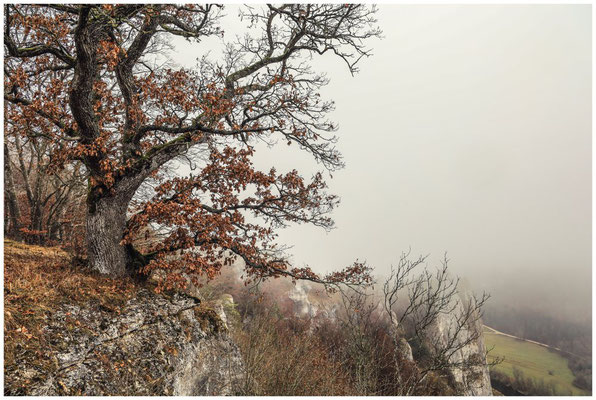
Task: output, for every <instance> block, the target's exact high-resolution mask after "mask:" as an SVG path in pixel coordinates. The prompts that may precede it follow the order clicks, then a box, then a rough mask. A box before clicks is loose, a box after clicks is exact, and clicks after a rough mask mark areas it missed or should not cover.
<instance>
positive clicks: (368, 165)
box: [174, 5, 592, 320]
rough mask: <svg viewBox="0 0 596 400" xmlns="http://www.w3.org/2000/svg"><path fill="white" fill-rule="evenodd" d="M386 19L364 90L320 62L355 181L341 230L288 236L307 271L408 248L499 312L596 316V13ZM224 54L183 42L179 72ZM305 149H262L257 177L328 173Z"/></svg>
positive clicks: (431, 9)
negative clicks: (595, 36)
mask: <svg viewBox="0 0 596 400" xmlns="http://www.w3.org/2000/svg"><path fill="white" fill-rule="evenodd" d="M235 7H236V6H227V7H226V13H227V14H228V15H229V16H231V17H232V19H231V20H230V19H224V20H223V24H222V25H223V28H224V30H225V32H226V36H225V38H226V40H229V39H231V38H232V37H233V34H234V33H237V32H242V27H240V26H237V25H236V26H230V25H229V24H227V22H231V21H236V23H237V21H238V20H237V19H235V18H233V17H235V15H236V9H235ZM378 20H379V25H380V27H381V29H382V30H383V35H384V38H383V39H382V40H374V41H372V42H371V43H370V47H371V48H372V49H373V54H374V55H373V56H372V57H370V58H368V59H364V60H362V62H361V64H360V69H361V72H360V73H359V74H357V75H356V76H354V77H352V76H350V74H349V72H348V70H347V68H346V67H345V65H344V64H343V63H342V62H341V60H337V59H334V58H333V57H331V56H325V57H323V58H322V59H318V58H315V59H313V65H314V67H315V69H317V70H319V71H325V72H327V75H328V77H329V78H330V83H329V85H328V86H327V87H325V88H324V89H323V91H322V96H323V97H324V98H326V99H331V100H334V101H335V104H336V110H335V111H334V112H333V113H332V114H331V119H332V120H333V121H334V122H336V123H337V124H339V130H338V132H337V134H338V137H339V142H338V144H337V147H338V149H339V150H340V151H341V152H342V153H343V156H344V160H345V162H346V168H345V169H343V170H341V171H339V172H337V173H334V175H333V179H329V185H330V191H331V192H332V193H334V194H337V195H339V196H340V197H341V204H340V206H339V207H338V208H337V209H336V210H335V211H334V212H333V215H332V216H333V218H334V219H335V222H336V226H337V227H336V229H334V230H332V231H331V232H328V233H326V232H325V231H323V230H321V229H319V228H314V227H311V226H293V227H291V228H288V229H285V230H283V231H281V232H280V242H281V243H284V244H287V245H291V246H293V248H292V249H291V251H290V252H291V253H292V254H293V261H294V263H295V265H296V266H299V267H302V266H306V265H308V266H310V267H311V268H313V269H314V270H315V271H319V272H325V271H329V270H332V269H337V268H341V267H344V266H346V265H348V264H350V263H351V262H352V261H353V260H355V259H359V260H366V261H367V262H368V263H369V264H370V265H371V266H373V267H374V268H375V269H376V271H377V273H378V274H384V273H386V272H387V271H388V270H389V268H390V265H391V264H392V263H396V262H397V260H398V257H399V255H400V253H401V252H402V251H406V250H408V248H411V251H412V255H414V256H415V255H417V254H430V255H431V256H430V258H429V261H430V265H433V264H437V263H438V262H439V261H440V259H441V257H442V255H443V253H444V252H445V251H447V252H448V255H449V258H450V260H451V264H450V265H451V268H452V271H453V272H454V273H457V274H460V275H462V276H463V277H465V278H466V279H468V280H469V281H470V283H471V284H472V286H473V287H474V288H475V289H476V290H479V291H480V290H487V291H489V292H491V293H492V295H493V301H494V302H497V303H500V304H506V303H508V302H510V303H515V302H518V301H524V302H527V303H528V304H529V305H530V306H532V307H534V308H540V309H542V310H548V311H550V312H552V313H555V314H562V315H564V314H566V313H570V312H572V311H573V314H574V315H573V316H575V317H576V319H580V320H586V319H589V318H591V282H592V276H591V243H592V238H591V221H592V215H591V203H592V200H591V190H592V187H591V182H592V176H591V171H592V169H591V148H592V146H591V144H592V143H591V118H592V116H591V110H592V103H591V83H592V77H591V71H592V66H591V6H589V5H530V6H520V5H498V6H492V5H491V6H489V5H481V6H480V5H468V6H442V5H441V6H434V5H433V6H429V5H426V6H418V5H415V6H413V5H390V6H380V7H379V12H378ZM210 46H211V47H212V48H213V50H214V51H216V50H217V43H216V41H214V40H211V41H209V40H208V41H205V42H204V43H203V44H199V45H197V44H190V43H188V42H185V41H183V40H180V41H179V42H177V43H176V48H175V52H174V54H175V56H174V61H176V62H179V63H181V64H183V65H188V66H192V65H194V59H195V58H196V57H200V56H201V55H202V54H204V52H205V50H206V49H209V48H210ZM295 150H296V148H294V147H291V148H289V149H288V148H287V146H285V145H279V146H275V147H274V148H273V149H267V148H266V147H264V146H260V147H258V152H257V157H256V160H255V161H256V165H257V166H258V167H261V168H270V167H271V166H273V165H275V167H276V168H277V169H279V170H284V169H291V168H296V169H298V170H299V171H302V172H304V173H305V175H307V176H308V175H309V174H310V173H312V172H314V171H317V170H321V169H322V166H320V165H317V164H316V163H315V161H314V160H312V158H310V157H309V156H308V155H307V154H304V153H301V152H296V151H295Z"/></svg>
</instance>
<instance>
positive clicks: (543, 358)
mask: <svg viewBox="0 0 596 400" xmlns="http://www.w3.org/2000/svg"><path fill="white" fill-rule="evenodd" d="M484 341H485V344H486V347H487V349H489V350H490V349H492V350H491V351H490V352H489V355H488V358H489V361H493V360H495V359H496V358H502V359H503V362H502V363H500V364H499V365H497V366H495V367H492V368H491V369H492V370H495V371H498V372H501V373H504V374H506V375H507V376H508V377H511V378H512V377H513V376H514V368H517V369H519V370H520V371H521V372H522V373H523V375H524V376H525V377H528V378H532V379H535V380H537V381H540V380H544V382H545V383H547V384H550V383H552V384H554V385H556V390H557V391H558V392H559V393H561V394H565V393H571V394H573V395H588V393H586V392H585V391H584V390H582V389H579V388H577V387H575V386H574V385H573V383H572V382H573V379H574V376H573V373H572V372H571V370H570V369H569V367H568V365H567V359H565V358H564V357H563V356H561V355H560V354H558V353H557V352H556V351H553V350H549V349H548V348H546V347H543V346H540V345H538V344H535V343H531V342H527V341H523V340H518V339H515V338H512V337H509V336H505V335H501V334H498V333H495V332H493V331H491V330H489V329H486V330H485V331H484Z"/></svg>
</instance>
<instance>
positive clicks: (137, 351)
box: [24, 289, 243, 396]
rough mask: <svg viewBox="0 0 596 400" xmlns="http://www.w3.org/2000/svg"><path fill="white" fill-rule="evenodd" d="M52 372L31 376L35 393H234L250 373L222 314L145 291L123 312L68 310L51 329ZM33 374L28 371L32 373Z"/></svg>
mask: <svg viewBox="0 0 596 400" xmlns="http://www.w3.org/2000/svg"><path fill="white" fill-rule="evenodd" d="M45 329H46V333H47V337H48V338H49V340H51V341H53V343H52V346H51V347H52V348H59V349H61V351H59V352H55V353H54V354H52V355H51V356H52V357H53V358H54V359H55V364H56V368H55V369H54V370H52V371H36V370H30V371H27V373H29V374H30V375H31V378H32V379H31V380H32V382H33V383H32V384H31V386H30V387H29V388H28V389H27V393H24V394H27V395H37V396H39V395H179V396H196V395H231V394H235V387H236V385H237V382H238V380H239V379H240V376H241V374H242V371H243V365H242V361H241V357H240V353H239V351H238V348H237V347H236V346H235V345H234V343H232V342H231V341H230V339H228V338H227V335H226V331H227V328H226V326H225V323H224V322H223V321H222V320H221V318H220V317H218V315H217V313H216V312H215V311H214V310H211V309H207V308H204V307H202V306H200V305H199V302H198V301H197V300H196V299H194V298H191V297H188V296H185V295H181V294H175V295H172V296H165V295H156V294H153V293H152V292H150V291H148V290H145V289H141V290H140V291H139V292H138V295H137V296H136V297H135V298H133V299H132V300H129V301H128V302H127V303H126V305H125V306H124V307H123V309H122V310H121V311H119V312H114V311H113V310H108V309H105V308H102V307H100V306H97V305H93V304H89V305H64V306H63V307H62V308H60V309H59V310H57V311H56V312H54V313H53V314H52V315H51V317H50V318H49V321H48V326H47V327H46V328H45ZM24 372H25V371H24Z"/></svg>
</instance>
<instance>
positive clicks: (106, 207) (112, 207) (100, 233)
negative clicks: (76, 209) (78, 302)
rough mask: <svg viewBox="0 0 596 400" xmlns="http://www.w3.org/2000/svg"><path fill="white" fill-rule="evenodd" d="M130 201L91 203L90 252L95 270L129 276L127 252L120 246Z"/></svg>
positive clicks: (116, 199)
mask: <svg viewBox="0 0 596 400" xmlns="http://www.w3.org/2000/svg"><path fill="white" fill-rule="evenodd" d="M128 201H129V199H127V198H123V197H122V196H115V197H104V198H100V199H97V200H91V201H88V210H87V251H88V255H89V262H90V263H91V267H92V268H93V269H94V270H96V271H97V272H99V273H102V274H106V275H110V276H124V275H126V273H127V271H126V264H127V255H126V249H125V248H124V247H123V246H122V245H120V241H121V240H122V237H123V235H124V229H125V228H126V209H127V207H128Z"/></svg>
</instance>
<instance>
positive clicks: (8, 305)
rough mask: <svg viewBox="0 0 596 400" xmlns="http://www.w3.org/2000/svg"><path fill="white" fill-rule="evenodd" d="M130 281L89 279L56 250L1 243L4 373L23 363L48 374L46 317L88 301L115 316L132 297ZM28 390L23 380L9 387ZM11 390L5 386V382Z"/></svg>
mask: <svg viewBox="0 0 596 400" xmlns="http://www.w3.org/2000/svg"><path fill="white" fill-rule="evenodd" d="M136 289H137V287H136V285H135V283H134V282H133V281H132V280H130V279H118V280H115V279H110V278H106V277H103V276H99V275H97V274H94V273H91V272H90V271H88V270H87V269H86V268H85V267H84V266H83V265H81V264H80V263H76V262H75V260H74V259H73V258H72V257H71V256H70V255H69V254H68V253H66V252H64V251H63V250H61V249H59V248H57V247H40V246H31V245H26V244H22V243H18V242H14V241H11V240H5V241H4V368H5V377H6V376H7V373H10V371H11V370H14V369H15V368H17V367H18V365H19V364H23V363H27V364H28V365H31V367H32V368H38V369H44V370H45V369H50V370H51V368H52V365H49V364H48V362H47V359H46V357H44V354H47V353H48V352H47V350H49V349H48V347H47V346H49V344H48V343H47V341H46V340H44V334H43V328H44V324H45V320H46V316H47V315H49V314H50V313H52V312H53V311H54V310H56V308H57V307H59V306H60V304H64V303H76V304H84V303H86V302H89V301H92V302H95V304H99V305H100V306H102V307H106V308H108V309H110V310H113V311H114V312H116V313H118V312H119V310H120V307H121V306H122V305H123V304H124V303H125V302H126V300H128V299H129V298H131V297H132V296H133V295H134V294H135V292H136ZM14 383H15V384H18V385H25V384H27V381H26V379H24V380H19V382H18V383H17V382H14ZM6 384H10V382H6Z"/></svg>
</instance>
